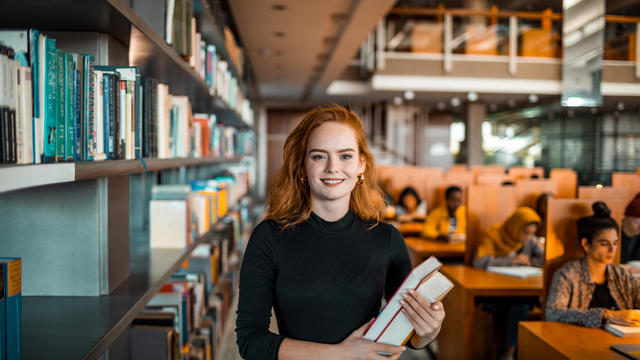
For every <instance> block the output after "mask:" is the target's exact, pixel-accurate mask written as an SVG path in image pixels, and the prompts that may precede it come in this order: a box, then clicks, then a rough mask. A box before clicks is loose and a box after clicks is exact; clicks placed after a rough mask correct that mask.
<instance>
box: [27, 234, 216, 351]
mask: <svg viewBox="0 0 640 360" xmlns="http://www.w3.org/2000/svg"><path fill="white" fill-rule="evenodd" d="M216 225H217V226H216V227H214V230H212V231H210V232H209V233H207V234H205V235H203V236H201V237H200V238H198V240H197V241H196V242H194V244H192V245H190V246H189V247H188V248H186V249H175V250H173V249H149V241H148V236H149V234H148V233H146V232H143V233H139V234H136V236H134V238H133V239H132V245H134V246H132V248H131V250H132V254H131V255H132V256H131V275H130V276H129V277H128V278H127V279H126V280H125V281H124V282H123V283H122V284H120V285H119V286H118V287H117V288H116V289H115V290H114V291H113V292H112V293H111V294H110V295H108V296H24V297H23V299H22V300H23V310H22V314H23V318H22V348H23V359H24V360H30V359H97V358H99V357H100V356H101V355H102V354H103V353H104V352H105V351H106V350H107V349H108V348H109V346H110V345H111V344H112V343H113V342H114V341H115V340H116V339H117V338H118V336H119V335H120V334H121V333H122V332H123V331H125V330H126V328H127V327H128V326H129V325H130V324H131V321H132V320H133V319H134V318H135V316H136V315H137V314H138V313H139V312H140V311H142V310H143V309H144V307H145V306H146V304H147V303H148V302H149V301H150V300H151V298H152V297H153V296H154V295H155V294H156V292H157V291H158V290H159V289H160V288H161V287H162V285H163V284H164V283H166V282H167V280H168V279H169V278H170V277H171V275H172V274H173V273H174V272H175V271H176V270H177V269H178V268H179V267H180V265H181V264H182V263H183V262H184V260H186V259H187V257H188V256H189V255H190V254H191V252H192V251H193V250H194V249H195V248H196V246H198V245H200V244H205V243H209V242H211V241H214V240H215V239H216V237H219V236H220V235H218V233H216V230H217V231H219V230H221V227H223V226H225V225H224V224H223V223H218V224H216Z"/></svg>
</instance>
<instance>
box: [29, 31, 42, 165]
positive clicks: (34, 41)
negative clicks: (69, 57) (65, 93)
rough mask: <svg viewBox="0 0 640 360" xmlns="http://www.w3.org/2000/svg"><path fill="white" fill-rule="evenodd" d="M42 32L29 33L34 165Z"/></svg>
mask: <svg viewBox="0 0 640 360" xmlns="http://www.w3.org/2000/svg"><path fill="white" fill-rule="evenodd" d="M39 38H40V32H39V31H38V30H35V29H32V30H30V31H29V41H30V45H29V60H30V61H31V84H32V85H33V86H32V88H33V103H32V104H33V120H32V123H31V128H32V129H33V131H32V132H31V136H32V141H33V142H32V144H33V163H34V164H37V163H38V160H39V159H38V158H39V156H40V154H39V152H40V151H39V150H40V149H39V148H38V146H37V143H36V142H37V141H38V137H37V136H36V132H37V130H36V129H37V126H38V123H39V121H38V119H39V118H40V81H39V77H38V76H40V70H39V69H40V61H39V59H40V57H39V54H40V51H42V50H41V49H40V48H39V46H38V44H39Z"/></svg>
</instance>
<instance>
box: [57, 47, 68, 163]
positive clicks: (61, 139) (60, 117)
mask: <svg viewBox="0 0 640 360" xmlns="http://www.w3.org/2000/svg"><path fill="white" fill-rule="evenodd" d="M66 63H67V61H66V58H65V53H64V52H63V51H62V50H60V49H56V162H59V161H64V153H65V127H66V120H65V108H66V106H65V102H64V101H65V93H64V92H65V86H64V85H65V81H66V77H65V76H64V68H65V65H66Z"/></svg>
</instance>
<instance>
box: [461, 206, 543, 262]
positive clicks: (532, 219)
mask: <svg viewBox="0 0 640 360" xmlns="http://www.w3.org/2000/svg"><path fill="white" fill-rule="evenodd" d="M539 224H540V216H538V214H537V213H536V212H535V211H534V210H533V209H532V208H530V207H527V206H522V207H519V208H518V209H516V211H515V212H514V213H513V214H512V215H511V216H509V218H507V220H505V221H504V222H503V223H501V224H497V225H494V226H492V227H490V228H489V229H487V231H486V233H485V235H484V238H483V239H482V243H481V244H480V246H479V247H478V251H477V253H476V257H475V259H474V260H473V266H474V267H476V268H480V269H486V268H487V267H488V266H510V265H531V266H538V267H542V265H543V263H544V249H543V248H542V246H540V243H539V242H538V238H537V237H536V236H535V234H536V231H537V229H538V225H539Z"/></svg>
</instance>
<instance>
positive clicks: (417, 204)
mask: <svg viewBox="0 0 640 360" xmlns="http://www.w3.org/2000/svg"><path fill="white" fill-rule="evenodd" d="M395 215H396V218H397V220H398V221H399V222H411V221H416V220H419V221H423V220H424V217H425V216H426V215H427V202H426V201H424V200H422V199H420V195H418V192H417V191H416V189H414V188H413V187H411V186H407V187H406V188H404V189H402V192H401V193H400V196H399V197H398V203H397V204H396V211H395Z"/></svg>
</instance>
